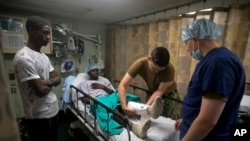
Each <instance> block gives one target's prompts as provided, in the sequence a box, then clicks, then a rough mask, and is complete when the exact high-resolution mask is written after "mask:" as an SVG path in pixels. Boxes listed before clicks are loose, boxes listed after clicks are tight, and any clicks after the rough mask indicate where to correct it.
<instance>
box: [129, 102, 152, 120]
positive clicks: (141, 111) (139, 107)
mask: <svg viewBox="0 0 250 141" xmlns="http://www.w3.org/2000/svg"><path fill="white" fill-rule="evenodd" d="M128 107H129V108H131V109H135V111H136V113H137V114H138V115H140V116H141V118H140V119H135V118H129V120H130V121H131V122H132V123H136V124H140V123H144V122H145V121H146V120H148V119H150V115H148V112H147V108H148V107H149V105H146V104H142V103H137V102H133V101H129V102H128Z"/></svg>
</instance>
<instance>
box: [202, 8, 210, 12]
mask: <svg viewBox="0 0 250 141" xmlns="http://www.w3.org/2000/svg"><path fill="white" fill-rule="evenodd" d="M212 10H213V9H212V8H207V9H201V10H200V12H207V11H212Z"/></svg>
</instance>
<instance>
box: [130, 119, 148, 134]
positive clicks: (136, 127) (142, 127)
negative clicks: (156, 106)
mask: <svg viewBox="0 0 250 141" xmlns="http://www.w3.org/2000/svg"><path fill="white" fill-rule="evenodd" d="M150 124H151V121H150V120H147V121H145V122H144V123H143V124H133V125H132V132H133V133H134V134H135V135H136V136H138V137H139V138H146V137H147V131H148V129H149V128H150Z"/></svg>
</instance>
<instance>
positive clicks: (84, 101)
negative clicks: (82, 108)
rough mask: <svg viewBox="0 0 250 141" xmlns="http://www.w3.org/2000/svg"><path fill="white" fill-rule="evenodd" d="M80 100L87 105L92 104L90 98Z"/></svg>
mask: <svg viewBox="0 0 250 141" xmlns="http://www.w3.org/2000/svg"><path fill="white" fill-rule="evenodd" d="M80 100H81V101H82V102H83V103H86V104H90V102H91V99H90V98H88V97H81V98H80Z"/></svg>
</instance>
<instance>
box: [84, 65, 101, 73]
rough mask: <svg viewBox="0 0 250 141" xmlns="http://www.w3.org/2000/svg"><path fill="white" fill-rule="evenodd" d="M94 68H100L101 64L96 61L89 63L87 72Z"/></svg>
mask: <svg viewBox="0 0 250 141" xmlns="http://www.w3.org/2000/svg"><path fill="white" fill-rule="evenodd" d="M94 69H98V70H99V69H100V65H99V64H96V63H94V64H89V65H88V66H87V70H86V71H87V72H90V71H91V70H94Z"/></svg>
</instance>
